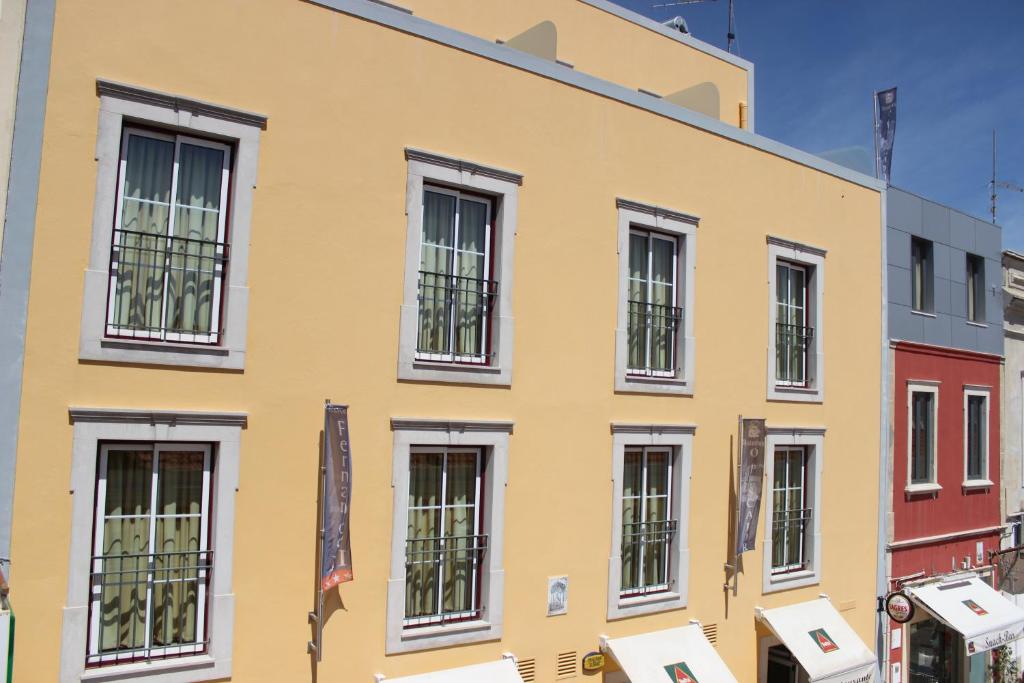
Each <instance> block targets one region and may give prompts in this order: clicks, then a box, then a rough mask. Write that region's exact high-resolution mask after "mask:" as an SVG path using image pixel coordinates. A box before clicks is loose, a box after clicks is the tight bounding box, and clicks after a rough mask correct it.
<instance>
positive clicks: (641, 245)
mask: <svg viewBox="0 0 1024 683" xmlns="http://www.w3.org/2000/svg"><path fill="white" fill-rule="evenodd" d="M629 277H630V278H632V279H634V280H641V281H645V282H646V280H647V236H646V235H638V234H636V233H630V234H629Z"/></svg>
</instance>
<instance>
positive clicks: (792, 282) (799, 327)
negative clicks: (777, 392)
mask: <svg viewBox="0 0 1024 683" xmlns="http://www.w3.org/2000/svg"><path fill="white" fill-rule="evenodd" d="M808 270H809V267H807V266H803V265H800V264H797V263H791V262H789V261H778V262H776V264H775V306H776V316H775V379H776V381H777V382H778V383H779V384H780V385H783V386H793V387H804V386H807V382H808V363H807V351H808V347H809V345H810V343H811V342H812V340H813V339H814V328H813V327H811V326H810V324H809V322H810V318H809V316H808V310H807V304H808V296H807V284H808Z"/></svg>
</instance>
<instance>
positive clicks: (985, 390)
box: [962, 384, 995, 489]
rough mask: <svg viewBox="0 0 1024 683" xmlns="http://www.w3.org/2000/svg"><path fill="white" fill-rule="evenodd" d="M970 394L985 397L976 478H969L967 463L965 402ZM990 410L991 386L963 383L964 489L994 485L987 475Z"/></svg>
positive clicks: (989, 443)
mask: <svg viewBox="0 0 1024 683" xmlns="http://www.w3.org/2000/svg"><path fill="white" fill-rule="evenodd" d="M971 396H980V397H982V398H984V399H985V413H984V417H983V419H982V424H983V426H984V430H985V432H984V439H983V444H982V447H981V453H982V476H981V477H979V478H977V479H971V478H970V476H968V463H967V456H968V453H967V447H968V437H969V436H970V434H969V430H968V427H969V424H970V423H969V421H968V414H967V404H968V399H969V398H970V397H971ZM991 411H992V387H988V386H982V385H975V384H965V385H964V407H963V425H964V481H963V484H962V486H963V488H965V489H978V488H988V487H989V486H994V485H995V484H994V483H993V482H992V479H991V478H990V476H989V473H990V471H991V463H989V447H990V445H991V440H990V439H991V438H992V437H991V434H989V432H990V431H991V429H990V425H989V420H990V419H991V415H992V413H991Z"/></svg>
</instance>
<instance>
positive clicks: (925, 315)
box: [910, 308, 938, 318]
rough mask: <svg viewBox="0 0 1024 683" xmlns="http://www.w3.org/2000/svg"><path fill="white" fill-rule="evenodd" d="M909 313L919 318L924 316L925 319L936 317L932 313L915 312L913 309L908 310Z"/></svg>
mask: <svg viewBox="0 0 1024 683" xmlns="http://www.w3.org/2000/svg"><path fill="white" fill-rule="evenodd" d="M910 313H911V315H920V316H924V317H925V318H936V317H938V316H936V315H935V314H934V313H929V312H928V311H918V310H915V309H913V308H912V309H910Z"/></svg>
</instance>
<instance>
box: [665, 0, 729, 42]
mask: <svg viewBox="0 0 1024 683" xmlns="http://www.w3.org/2000/svg"><path fill="white" fill-rule="evenodd" d="M702 2H718V0H669V1H667V2H661V3H658V4H656V5H651V7H652V8H653V9H666V8H669V7H681V6H683V5H696V4H699V3H702ZM733 3H734V0H729V32H728V33H727V34H726V44H727V49H728V52H729V53H730V54H732V52H733V49H734V48H735V46H736V12H735V9H734V7H733ZM679 19H681V17H676V18H675V19H671V20H670V21H667V22H664V23H665V24H666V25H671V26H672V27H673V28H677V29H678V28H680V27H681V26H685V22H682V24H680V22H679V21H678V20H679ZM683 32H684V33H689V31H688V30H684V31H683Z"/></svg>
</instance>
